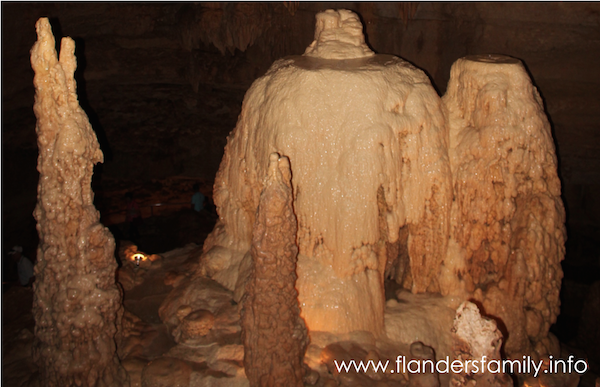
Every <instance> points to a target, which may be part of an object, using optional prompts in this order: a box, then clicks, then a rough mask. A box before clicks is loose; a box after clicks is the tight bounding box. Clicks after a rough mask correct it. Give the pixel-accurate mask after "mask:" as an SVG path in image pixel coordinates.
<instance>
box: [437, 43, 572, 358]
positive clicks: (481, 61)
mask: <svg viewBox="0 0 600 387" xmlns="http://www.w3.org/2000/svg"><path fill="white" fill-rule="evenodd" d="M443 101H444V106H445V109H446V111H447V117H448V123H449V127H450V151H449V154H450V164H451V167H452V178H453V186H454V187H453V188H454V197H455V201H454V202H453V207H452V217H451V224H452V231H451V240H450V244H449V245H450V248H449V250H448V256H447V257H446V259H445V262H444V267H443V268H442V280H441V290H442V292H443V293H445V294H449V293H460V292H461V291H466V292H468V293H470V294H474V295H475V299H477V300H479V301H480V302H481V303H482V304H483V308H484V312H485V314H486V315H489V316H494V317H496V318H498V319H500V320H501V321H502V322H503V323H504V324H505V325H506V330H507V331H508V332H509V335H508V339H507V341H506V343H505V346H506V348H505V349H506V353H507V355H508V356H515V357H517V356H521V355H522V354H530V353H531V352H532V351H534V350H535V351H536V352H537V353H538V354H539V355H540V356H544V355H546V354H548V353H549V352H552V351H555V350H556V348H552V346H551V345H550V342H549V340H548V330H549V328H550V325H552V324H553V323H554V322H555V320H556V316H557V315H558V313H559V308H560V301H559V291H560V283H561V279H562V269H561V266H560V261H561V260H562V259H563V258H564V254H565V248H564V241H565V237H566V231H565V227H564V222H565V211H564V207H563V204H562V200H561V197H560V195H561V186H560V181H559V179H558V175H557V160H556V154H555V148H554V142H553V140H552V134H551V130H550V124H549V122H548V119H547V118H546V115H545V114H544V108H543V103H542V100H541V98H540V96H539V94H538V92H537V90H536V88H535V87H534V86H533V84H532V83H531V80H530V79H529V76H528V75H527V72H526V70H525V68H524V67H523V65H522V64H521V62H520V61H518V60H517V59H514V58H511V57H507V56H501V55H486V56H471V57H466V58H462V59H459V60H458V61H457V62H456V63H455V64H454V65H453V67H452V71H451V75H450V82H449V84H448V91H447V93H446V95H445V96H444V97H443Z"/></svg>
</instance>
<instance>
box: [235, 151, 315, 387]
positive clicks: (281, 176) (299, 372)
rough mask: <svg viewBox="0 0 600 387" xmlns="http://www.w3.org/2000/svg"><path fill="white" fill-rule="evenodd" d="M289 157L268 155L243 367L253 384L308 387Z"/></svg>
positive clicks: (244, 316) (246, 312) (245, 310)
mask: <svg viewBox="0 0 600 387" xmlns="http://www.w3.org/2000/svg"><path fill="white" fill-rule="evenodd" d="M290 179H291V171H290V165H289V161H288V160H287V159H286V158H285V157H282V158H279V155H278V154H277V153H274V154H272V155H271V156H270V163H269V169H268V175H267V178H266V181H265V188H264V189H263V192H262V194H261V196H260V204H259V206H258V214H257V219H256V223H255V226H254V230H253V234H252V249H251V253H252V263H253V265H252V274H251V275H250V279H249V280H248V283H247V287H246V294H245V296H244V299H243V300H242V303H243V310H242V337H243V341H244V367H245V369H246V376H247V377H248V380H249V381H250V386H252V387H258V386H261V387H277V386H297V387H302V386H304V383H303V376H304V366H303V359H304V352H305V351H306V346H307V344H308V336H307V332H306V327H305V326H304V321H302V319H301V318H300V308H299V306H298V292H297V291H296V288H295V283H296V260H297V256H298V247H297V246H296V232H297V222H296V216H295V215H294V210H293V207H292V187H291V183H290Z"/></svg>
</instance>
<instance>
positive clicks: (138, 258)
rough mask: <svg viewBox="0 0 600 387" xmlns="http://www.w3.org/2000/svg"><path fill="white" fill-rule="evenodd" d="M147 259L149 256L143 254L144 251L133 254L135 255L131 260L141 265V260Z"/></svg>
mask: <svg viewBox="0 0 600 387" xmlns="http://www.w3.org/2000/svg"><path fill="white" fill-rule="evenodd" d="M146 259H148V257H146V256H145V255H144V254H142V253H135V254H133V255H132V256H131V260H132V261H135V264H136V265H137V266H139V265H140V262H141V261H144V260H146Z"/></svg>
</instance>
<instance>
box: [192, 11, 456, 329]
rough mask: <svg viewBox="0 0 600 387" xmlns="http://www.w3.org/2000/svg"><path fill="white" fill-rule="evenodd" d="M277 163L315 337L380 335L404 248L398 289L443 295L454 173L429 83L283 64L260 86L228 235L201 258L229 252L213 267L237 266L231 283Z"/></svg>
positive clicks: (227, 159)
mask: <svg viewBox="0 0 600 387" xmlns="http://www.w3.org/2000/svg"><path fill="white" fill-rule="evenodd" d="M340 23H341V22H340ZM342 24H343V23H342ZM344 28H345V27H344ZM349 28H354V27H349ZM272 152H278V153H279V154H281V155H283V156H286V157H288V159H289V160H290V166H291V171H292V186H293V192H294V202H293V204H294V211H295V213H296V216H297V218H298V238H297V243H298V246H299V256H298V282H297V287H298V291H299V299H300V302H301V307H302V317H303V318H304V319H305V321H306V323H307V326H308V327H309V329H311V330H325V331H336V332H349V331H352V330H369V331H372V332H375V333H378V334H379V333H381V332H382V331H383V308H384V295H383V276H384V272H385V271H386V263H387V261H388V254H389V255H390V259H395V257H394V256H393V255H394V254H393V251H398V247H397V246H396V244H407V245H408V251H409V254H408V256H410V262H403V264H404V265H405V266H408V267H409V268H410V270H407V271H404V272H403V275H402V278H400V279H399V280H400V281H402V282H403V283H404V284H405V286H406V287H408V288H410V289H411V290H413V291H415V292H424V291H426V290H432V291H436V290H438V289H439V284H438V282H437V281H438V267H439V264H440V263H441V261H442V259H443V257H444V255H445V252H446V240H447V237H448V232H449V219H448V216H449V210H450V207H449V203H450V200H451V196H450V194H451V192H450V188H451V187H450V184H451V183H450V168H449V163H448V158H447V153H446V152H447V132H446V127H445V123H444V117H443V115H442V111H441V104H440V99H439V97H438V96H437V94H436V93H435V90H434V89H433V88H432V87H431V84H430V83H429V80H428V79H427V77H426V76H425V74H424V73H423V72H421V71H420V70H417V69H415V68H414V67H412V66H411V65H410V64H408V63H407V62H404V61H403V60H401V59H399V58H396V57H391V56H367V57H363V58H359V59H352V60H345V61H335V60H329V59H321V58H314V57H310V56H302V57H289V58H287V59H283V60H279V61H277V62H275V63H274V64H273V66H272V67H271V69H270V70H269V72H268V73H267V74H266V75H265V76H264V77H262V78H260V79H258V80H257V81H256V82H255V83H254V84H253V85H252V87H251V88H250V90H248V92H247V94H246V98H245V100H244V104H243V107H242V113H241V115H240V118H239V121H238V125H237V127H236V129H235V130H234V131H233V132H232V133H231V135H230V137H229V139H228V144H227V147H226V149H225V155H224V157H223V161H222V163H221V167H220V169H219V172H218V174H217V177H216V180H215V190H214V200H215V204H216V205H217V208H218V212H219V215H220V223H219V224H218V225H217V227H215V230H214V231H213V233H212V234H211V236H209V237H208V238H207V242H206V244H205V252H206V254H205V256H204V257H203V259H205V258H207V259H211V254H212V253H211V251H215V249H220V250H221V253H219V257H223V258H222V259H221V258H219V259H217V258H216V257H215V260H217V261H219V262H220V261H224V262H226V261H227V260H230V261H231V262H232V263H231V265H228V266H227V268H226V269H224V270H230V268H231V267H234V268H235V269H234V270H233V271H232V274H231V275H232V276H234V275H235V276H237V268H239V264H240V262H241V260H242V257H243V256H244V254H245V252H246V251H248V250H249V248H250V241H251V234H252V228H253V225H254V221H255V212H256V208H257V207H258V201H259V194H260V192H261V191H262V188H263V182H262V177H263V176H265V175H266V174H267V160H268V156H269V155H270V154H271V153H272ZM404 226H408V232H407V233H401V232H400V230H401V228H402V227H404ZM401 237H402V238H404V240H400V238H401ZM223 249H226V251H229V253H227V254H229V255H227V254H226V253H225V250H223ZM388 250H389V252H388ZM229 256H230V257H236V258H235V259H230V258H228V257H229ZM208 266H210V267H216V266H218V265H208ZM218 276H219V273H218V272H216V273H213V274H212V277H213V278H215V279H216V278H217V277H218ZM236 281H237V277H231V281H230V283H235V282H236ZM220 282H221V281H220ZM222 283H223V282H222ZM228 287H229V286H228ZM229 288H231V287H229Z"/></svg>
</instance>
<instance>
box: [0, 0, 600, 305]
mask: <svg viewBox="0 0 600 387" xmlns="http://www.w3.org/2000/svg"><path fill="white" fill-rule="evenodd" d="M326 8H348V9H351V10H354V11H355V12H357V13H358V14H359V15H361V17H362V19H363V24H364V25H365V30H366V31H365V32H366V38H367V41H368V43H369V44H370V46H371V47H372V48H373V49H374V50H375V51H376V52H377V53H389V54H394V55H398V56H401V57H403V58H405V59H407V60H409V61H411V62H412V63H414V64H415V65H416V66H418V67H420V68H421V69H424V70H425V71H426V72H427V73H428V75H429V76H430V77H431V79H432V82H433V84H434V85H435V87H436V88H437V89H438V91H439V92H440V93H443V92H444V91H445V88H446V83H447V81H448V78H449V74H450V66H451V64H452V63H453V62H454V61H455V60H456V59H458V58H460V57H462V56H465V55H468V54H479V53H500V54H506V55H511V56H515V57H517V58H519V59H521V60H523V62H524V63H525V65H526V66H527V69H528V71H529V72H530V75H531V77H532V79H533V81H534V83H535V84H536V86H537V87H538V88H539V90H540V92H541V95H542V98H543V100H544V102H545V106H546V109H547V113H548V115H549V118H550V120H551V122H552V125H553V131H554V133H553V134H554V137H555V141H556V144H557V150H558V155H559V174H560V176H561V179H562V183H563V197H564V199H565V204H566V207H567V216H568V218H567V219H568V231H569V242H568V251H567V261H568V262H572V263H573V265H574V266H580V267H589V266H590V265H591V266H593V267H596V268H597V265H598V256H599V254H600V251H599V246H600V231H599V230H600V228H599V227H600V200H598V197H600V128H598V122H599V118H600V117H598V116H599V115H600V100H599V99H598V98H597V97H596V94H597V88H598V86H600V74H599V73H598V71H597V69H598V68H600V55H598V54H599V52H600V4H598V3H571V2H565V3H562V2H561V3H559V2H556V3H496V2H494V3H293V2H292V3H290V2H288V3H251V4H243V3H200V4H191V3H169V4H166V3H129V4H126V3H3V4H2V65H3V66H2V156H3V157H2V166H3V168H2V172H3V173H2V183H3V185H2V194H3V195H2V198H3V201H2V204H3V206H2V217H3V226H4V227H3V235H2V241H3V243H4V246H6V247H9V246H10V245H13V244H22V245H24V246H25V254H26V255H28V256H34V255H35V247H36V246H35V244H36V241H37V239H36V238H37V236H36V233H35V228H34V226H35V222H34V221H33V217H32V215H31V214H32V211H33V208H34V206H35V198H36V188H35V187H36V184H37V178H38V174H37V172H36V170H35V165H36V157H37V147H36V140H35V131H34V127H35V117H34V115H33V110H32V106H33V95H34V90H33V84H32V79H33V71H32V70H31V65H30V63H29V50H30V48H31V46H32V45H33V43H34V42H35V29H34V24H35V21H36V20H37V19H38V18H39V17H41V16H47V17H49V18H50V21H51V23H52V26H53V30H54V34H55V35H56V36H57V40H58V38H60V37H62V36H71V37H73V38H74V39H75V42H76V45H77V48H76V55H77V57H78V58H79V68H78V70H77V72H76V79H77V82H78V94H79V96H80V100H81V106H82V107H83V108H84V110H85V111H86V112H87V114H88V116H89V117H90V121H91V123H92V126H93V128H94V129H95V130H96V132H97V135H98V139H99V142H100V145H101V147H102V149H103V151H104V154H105V158H106V161H105V163H104V165H102V166H100V167H97V168H96V174H95V176H94V187H95V190H96V191H97V193H98V196H103V195H104V194H105V192H103V191H110V190H111V189H113V188H114V187H116V186H119V187H121V188H122V187H123V186H133V185H136V184H138V185H139V184H143V183H144V182H148V181H152V180H158V181H160V180H161V179H165V178H168V177H173V176H188V177H194V178H198V179H204V180H206V181H207V182H209V183H210V182H211V181H212V179H213V178H214V175H215V173H216V170H217V168H218V166H219V162H220V160H221V157H222V155H223V148H224V145H225V143H226V136H227V134H228V133H229V131H230V130H231V129H233V127H234V126H235V123H236V121H237V116H238V114H239V112H240V109H241V101H242V98H243V96H244V93H245V91H246V90H247V89H248V87H249V86H250V85H251V83H252V82H253V81H254V79H256V78H257V77H258V76H260V75H262V74H263V73H264V72H265V71H266V70H267V69H268V67H269V66H270V65H271V63H272V62H273V60H275V59H277V58H279V57H282V56H285V55H289V54H301V53H302V52H303V50H304V48H305V47H306V46H308V44H309V43H310V42H311V41H312V39H313V36H312V35H313V31H314V16H315V14H316V13H317V12H318V11H320V10H323V9H326ZM97 206H98V207H99V208H100V209H101V210H102V208H103V203H97ZM588 272H589V271H588ZM582 302H583V301H582Z"/></svg>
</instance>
